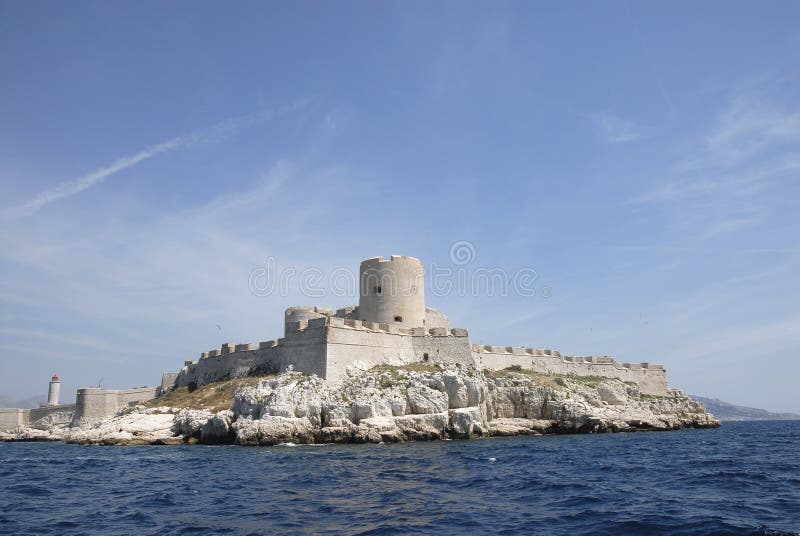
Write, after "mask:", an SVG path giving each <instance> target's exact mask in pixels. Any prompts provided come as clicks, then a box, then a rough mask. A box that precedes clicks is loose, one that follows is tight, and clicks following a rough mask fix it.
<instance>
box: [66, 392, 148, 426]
mask: <svg viewBox="0 0 800 536" xmlns="http://www.w3.org/2000/svg"><path fill="white" fill-rule="evenodd" d="M160 389H161V387H160V386H159V387H138V388H136V389H121V390H112V389H100V388H96V387H85V388H82V389H78V395H77V396H76V398H75V414H74V416H73V418H72V426H77V425H86V424H91V423H94V422H97V421H99V420H102V419H105V418H107V417H111V416H113V415H114V414H116V413H117V411H119V410H120V409H122V408H124V407H126V406H129V405H132V404H136V403H139V402H145V401H147V400H152V399H153V398H155V397H156V396H157V395H158V392H159V391H160Z"/></svg>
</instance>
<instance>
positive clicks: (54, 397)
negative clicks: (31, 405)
mask: <svg viewBox="0 0 800 536" xmlns="http://www.w3.org/2000/svg"><path fill="white" fill-rule="evenodd" d="M60 394H61V380H59V379H58V374H53V378H52V379H51V380H50V386H49V389H48V390H47V405H48V406H57V405H58V396H59V395H60Z"/></svg>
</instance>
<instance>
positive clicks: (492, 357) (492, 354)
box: [472, 345, 669, 396]
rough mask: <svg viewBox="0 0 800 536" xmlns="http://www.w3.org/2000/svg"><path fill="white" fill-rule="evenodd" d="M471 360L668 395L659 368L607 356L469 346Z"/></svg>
mask: <svg viewBox="0 0 800 536" xmlns="http://www.w3.org/2000/svg"><path fill="white" fill-rule="evenodd" d="M472 354H473V358H474V359H475V361H476V362H477V363H479V364H480V366H481V367H482V368H485V369H491V370H502V369H504V368H508V367H511V366H518V367H521V368H523V369H528V370H533V371H535V372H541V373H544V374H572V375H575V376H601V377H604V378H617V379H620V380H622V381H628V382H634V383H636V384H637V385H638V386H639V389H640V390H641V392H642V393H644V394H648V395H656V396H666V395H667V394H669V387H668V385H667V374H666V371H665V370H664V367H663V366H662V365H655V364H650V363H618V362H617V361H615V360H614V359H613V358H611V357H608V356H602V357H583V356H562V355H561V353H560V352H558V351H557V350H537V349H533V348H512V347H500V346H478V345H472Z"/></svg>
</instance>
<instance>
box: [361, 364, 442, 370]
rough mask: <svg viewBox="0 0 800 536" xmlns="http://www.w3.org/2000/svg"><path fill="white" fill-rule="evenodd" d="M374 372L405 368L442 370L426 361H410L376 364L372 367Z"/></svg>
mask: <svg viewBox="0 0 800 536" xmlns="http://www.w3.org/2000/svg"><path fill="white" fill-rule="evenodd" d="M371 370H372V371H374V372H398V371H401V370H405V371H408V372H441V369H440V368H439V367H437V366H436V365H426V364H425V363H409V364H408V365H376V366H374V367H372V369H371Z"/></svg>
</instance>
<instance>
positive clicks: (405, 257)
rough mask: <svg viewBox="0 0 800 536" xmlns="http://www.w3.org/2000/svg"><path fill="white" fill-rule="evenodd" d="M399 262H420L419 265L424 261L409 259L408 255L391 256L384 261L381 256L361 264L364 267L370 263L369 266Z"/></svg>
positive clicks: (414, 258) (365, 260)
mask: <svg viewBox="0 0 800 536" xmlns="http://www.w3.org/2000/svg"><path fill="white" fill-rule="evenodd" d="M398 260H403V261H415V262H418V263H420V264H422V261H420V260H419V259H418V258H416V257H409V256H408V255H390V256H389V258H388V259H384V258H383V257H381V256H378V257H372V258H369V259H364V260H363V261H361V264H362V266H363V265H364V264H365V263H368V264H380V263H387V262H394V261H398Z"/></svg>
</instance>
